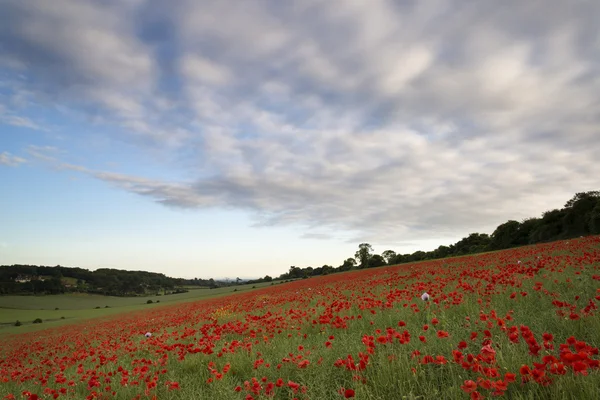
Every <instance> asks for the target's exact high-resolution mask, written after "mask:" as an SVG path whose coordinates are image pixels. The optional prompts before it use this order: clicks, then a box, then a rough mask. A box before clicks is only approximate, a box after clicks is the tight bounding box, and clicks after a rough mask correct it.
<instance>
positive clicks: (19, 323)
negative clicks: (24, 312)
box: [15, 320, 23, 326]
mask: <svg viewBox="0 0 600 400" xmlns="http://www.w3.org/2000/svg"><path fill="white" fill-rule="evenodd" d="M21 325H23V324H22V323H21V321H19V320H17V322H15V326H21Z"/></svg>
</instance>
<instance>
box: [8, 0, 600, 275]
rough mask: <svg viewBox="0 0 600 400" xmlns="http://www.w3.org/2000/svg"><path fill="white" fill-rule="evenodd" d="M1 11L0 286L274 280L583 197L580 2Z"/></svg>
mask: <svg viewBox="0 0 600 400" xmlns="http://www.w3.org/2000/svg"><path fill="white" fill-rule="evenodd" d="M0 12H1V13H0V14H1V15H3V17H4V18H3V24H0V47H1V48H2V52H1V54H0V182H1V184H2V189H3V190H2V196H0V210H1V211H0V221H2V227H3V229H2V230H1V231H0V265H4V264H6V265H9V264H29V265H64V266H75V267H80V268H85V269H90V270H95V269H99V268H116V269H124V270H137V271H149V272H159V273H163V274H165V275H167V276H173V277H182V278H185V279H193V278H194V277H196V278H203V279H209V278H213V279H217V278H215V276H216V275H220V276H227V277H240V278H242V277H244V278H243V279H252V278H246V277H250V276H252V277H263V276H265V275H270V276H273V277H276V276H279V275H281V274H282V273H284V272H286V271H287V270H288V268H289V267H290V266H292V265H295V266H298V267H301V268H304V267H307V266H312V267H313V268H318V267H320V266H322V265H332V266H334V267H337V266H338V265H339V264H341V263H342V262H343V261H344V260H345V259H346V258H348V257H352V256H353V255H354V253H355V252H356V250H357V247H358V244H359V243H365V242H366V243H370V244H371V245H372V246H373V248H374V251H375V253H377V254H381V253H382V252H383V251H385V250H394V251H396V252H398V253H413V252H415V251H417V250H423V251H429V250H433V249H435V248H437V247H438V246H440V245H449V244H452V243H455V242H457V241H458V240H460V239H461V238H463V237H465V236H466V235H468V234H469V233H473V232H478V233H486V234H491V233H492V232H493V230H494V229H495V228H496V227H497V226H498V225H499V224H502V223H504V222H506V221H507V220H518V221H520V220H522V219H524V218H531V217H537V216H540V215H541V213H542V212H544V211H548V210H552V209H556V208H561V207H562V206H563V205H564V204H565V202H566V201H568V200H569V199H570V198H571V197H572V196H573V195H574V194H575V193H576V192H584V191H589V190H595V189H597V188H598V187H600V178H598V177H597V175H594V174H593V173H592V172H591V171H593V170H595V169H597V167H596V165H595V164H596V158H597V156H596V155H597V154H600V140H598V138H597V133H598V130H599V129H598V128H600V106H599V105H600V80H599V79H598V78H597V77H598V76H600V41H599V38H600V34H598V27H597V21H595V18H594V17H595V16H596V15H599V14H600V3H597V2H592V1H580V2H576V3H564V2H561V1H558V0H550V2H549V3H543V4H542V3H536V4H525V3H522V2H518V1H516V0H510V1H507V2H503V3H502V4H498V3H497V2H493V1H483V2H478V3H473V4H471V3H468V2H460V1H455V0H432V1H424V2H408V1H406V2H405V1H402V2H394V1H386V0H377V1H373V2H368V3H356V4H354V3H353V4H350V3H347V4H344V5H339V4H335V5H334V4H332V3H330V2H326V1H324V0H305V1H299V2H296V3H294V4H281V3H279V2H275V1H273V0H266V1H264V2H260V3H243V4H241V3H239V2H233V1H216V0H215V1H213V0H209V1H205V2H202V4H199V3H197V2H193V1H190V0H178V1H173V2H168V4H167V3H157V2H150V1H145V0H140V1H135V2H128V3H122V2H118V1H113V0H111V1H108V2H105V3H102V4H100V3H97V2H94V1H91V0H84V1H74V0H56V1H54V2H52V4H50V3H48V2H44V1H41V0H40V1H28V2H22V1H18V0H0Z"/></svg>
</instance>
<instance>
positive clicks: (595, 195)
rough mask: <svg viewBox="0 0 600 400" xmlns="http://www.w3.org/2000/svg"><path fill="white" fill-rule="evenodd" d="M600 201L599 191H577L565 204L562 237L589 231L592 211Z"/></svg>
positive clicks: (574, 235)
mask: <svg viewBox="0 0 600 400" xmlns="http://www.w3.org/2000/svg"><path fill="white" fill-rule="evenodd" d="M599 203H600V192H584V193H577V194H576V195H575V196H574V197H573V198H572V199H571V200H569V201H568V202H567V204H566V205H565V216H564V217H563V219H562V231H563V232H562V235H561V236H562V237H563V238H571V237H576V236H581V235H587V234H588V233H590V230H589V228H590V219H591V217H592V211H593V210H594V207H596V205H597V204H599Z"/></svg>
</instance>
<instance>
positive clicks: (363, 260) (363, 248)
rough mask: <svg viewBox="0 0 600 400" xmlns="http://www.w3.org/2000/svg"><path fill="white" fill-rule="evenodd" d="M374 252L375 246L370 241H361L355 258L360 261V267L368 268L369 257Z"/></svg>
mask: <svg viewBox="0 0 600 400" xmlns="http://www.w3.org/2000/svg"><path fill="white" fill-rule="evenodd" d="M372 253H373V247H371V245H370V244H369V243H361V244H359V245H358V250H357V251H356V253H355V254H354V258H356V260H357V261H358V263H359V264H358V266H359V268H366V267H367V266H368V264H369V259H370V258H371V255H372Z"/></svg>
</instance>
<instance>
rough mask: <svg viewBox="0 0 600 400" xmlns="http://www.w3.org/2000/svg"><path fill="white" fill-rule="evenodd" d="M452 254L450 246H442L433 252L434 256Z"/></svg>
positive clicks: (442, 256) (439, 256) (440, 256)
mask: <svg viewBox="0 0 600 400" xmlns="http://www.w3.org/2000/svg"><path fill="white" fill-rule="evenodd" d="M450 254H451V249H450V247H448V246H444V245H442V246H440V247H438V248H437V249H435V250H434V251H433V252H432V258H444V257H448V256H449V255H450Z"/></svg>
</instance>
